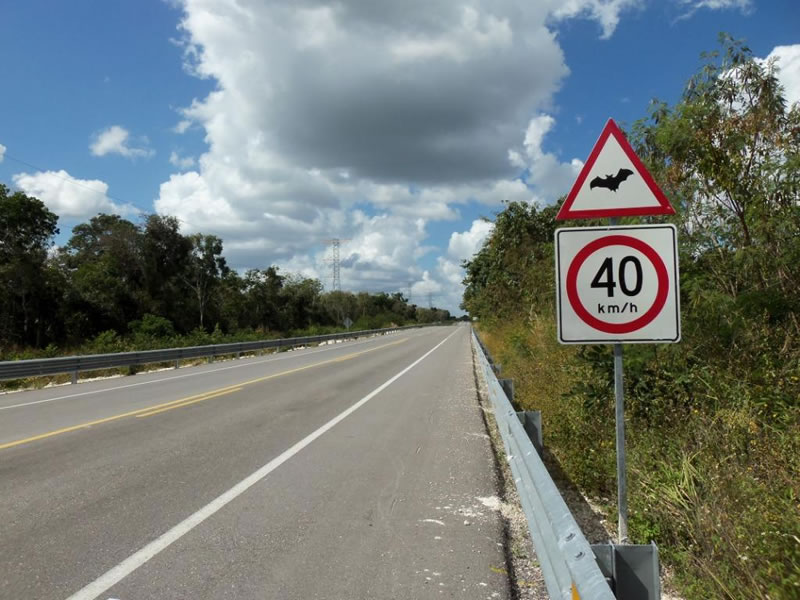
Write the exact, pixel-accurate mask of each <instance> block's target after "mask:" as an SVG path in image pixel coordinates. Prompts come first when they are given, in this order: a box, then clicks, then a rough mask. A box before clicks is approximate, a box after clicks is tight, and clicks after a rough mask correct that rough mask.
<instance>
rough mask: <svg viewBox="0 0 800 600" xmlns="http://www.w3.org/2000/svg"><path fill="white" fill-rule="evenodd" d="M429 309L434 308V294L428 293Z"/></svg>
mask: <svg viewBox="0 0 800 600" xmlns="http://www.w3.org/2000/svg"><path fill="white" fill-rule="evenodd" d="M428 308H433V294H432V293H431V292H428Z"/></svg>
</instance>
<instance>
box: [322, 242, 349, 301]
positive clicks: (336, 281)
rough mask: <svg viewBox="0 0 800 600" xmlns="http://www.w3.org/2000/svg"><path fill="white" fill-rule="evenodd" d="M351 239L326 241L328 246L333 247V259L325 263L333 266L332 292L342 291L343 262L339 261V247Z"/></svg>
mask: <svg viewBox="0 0 800 600" xmlns="http://www.w3.org/2000/svg"><path fill="white" fill-rule="evenodd" d="M349 239H350V238H331V239H329V240H325V243H326V244H330V245H331V249H332V254H333V256H332V257H331V258H326V259H325V262H327V263H330V265H331V279H332V280H333V281H332V283H331V290H333V291H339V292H341V291H342V277H341V261H340V260H339V247H340V245H341V243H342V242H346V241H348V240H349Z"/></svg>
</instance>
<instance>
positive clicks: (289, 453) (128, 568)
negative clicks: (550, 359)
mask: <svg viewBox="0 0 800 600" xmlns="http://www.w3.org/2000/svg"><path fill="white" fill-rule="evenodd" d="M459 331H461V328H458V329H457V330H456V331H454V332H453V333H451V334H450V335H448V336H447V337H446V338H445V339H443V340H442V341H441V342H439V343H438V344H436V345H435V346H434V347H433V348H431V349H430V350H428V351H427V352H426V353H425V354H423V355H422V356H421V357H419V358H418V359H417V360H415V361H414V362H413V363H411V364H410V365H408V366H407V367H406V368H405V369H403V370H402V371H400V372H399V373H397V374H396V375H394V376H393V377H392V378H391V379H389V380H388V381H386V382H384V383H382V384H381V385H380V386H378V387H377V388H375V389H374V390H372V391H371V392H370V393H369V394H367V395H366V396H364V397H363V398H362V399H361V400H359V401H358V402H356V403H355V404H353V405H352V406H351V407H350V408H348V409H347V410H345V411H343V412H341V413H339V414H338V415H337V416H335V417H334V418H333V419H331V420H330V421H328V422H327V423H325V424H324V425H323V426H322V427H320V428H319V429H317V430H316V431H314V432H312V433H310V434H309V435H307V436H306V437H304V438H303V439H302V440H300V441H299V442H297V443H296V444H295V445H294V446H292V447H291V448H289V449H288V450H286V451H284V452H283V453H282V454H280V455H279V456H277V457H276V458H273V459H272V460H271V461H269V462H268V463H267V464H265V465H264V466H263V467H261V468H260V469H258V470H257V471H256V472H255V473H253V474H252V475H250V476H248V477H246V478H245V479H243V480H242V481H240V482H239V483H237V484H236V485H234V486H233V487H232V488H230V489H229V490H228V491H227V492H223V493H222V494H221V495H219V496H217V497H216V498H215V499H214V500H212V501H211V502H209V503H208V504H206V505H205V506H204V507H203V508H201V509H200V510H198V511H197V512H196V513H194V514H193V515H191V516H189V517H187V518H186V519H184V520H183V521H181V522H180V523H178V524H177V525H175V527H173V528H172V529H170V530H169V531H167V532H165V533H163V534H161V535H160V536H159V537H157V538H156V539H155V540H153V541H152V542H150V543H149V544H147V545H146V546H145V547H144V548H142V549H141V550H138V551H137V552H134V553H133V554H131V555H130V556H129V557H128V558H126V559H125V560H123V561H122V562H121V563H119V564H118V565H117V566H116V567H113V568H111V569H110V570H108V571H106V572H105V573H104V574H102V575H101V576H100V577H98V578H97V579H95V580H94V581H93V582H91V583H90V584H89V585H87V586H86V587H84V588H83V589H81V590H79V591H77V592H75V593H74V594H72V596H70V597H69V598H67V600H94V599H95V598H97V597H98V596H99V595H100V594H102V593H103V592H105V591H107V590H108V589H109V588H111V587H112V586H114V585H116V584H117V583H119V582H120V581H121V580H122V579H124V578H125V577H127V576H128V575H130V574H131V573H133V572H134V571H135V570H136V569H138V568H139V567H141V566H142V565H143V564H144V563H146V562H147V561H148V560H150V559H151V558H153V557H154V556H156V555H157V554H158V553H159V552H161V551H162V550H164V549H166V548H167V547H169V546H170V545H172V544H173V543H175V542H176V541H178V540H179V539H180V538H182V537H183V536H184V535H186V534H187V533H189V532H190V531H191V530H192V529H194V528H195V527H197V526H198V525H200V523H202V522H203V521H205V520H206V519H208V518H209V517H210V516H212V515H214V514H215V513H216V512H218V511H219V510H220V509H222V508H223V507H224V506H225V505H226V504H228V503H229V502H231V501H232V500H235V499H236V498H238V497H239V496H241V495H242V494H243V493H245V492H246V491H247V490H248V489H250V488H251V487H253V486H254V485H255V484H256V483H258V482H259V481H261V480H262V479H264V478H265V477H266V476H267V475H269V474H270V473H271V472H272V471H274V470H275V469H277V468H278V467H280V466H281V465H282V464H283V463H285V462H286V461H287V460H289V459H290V458H292V457H293V456H294V455H295V454H297V453H298V452H300V451H301V450H302V449H303V448H305V447H306V446H308V445H309V444H310V443H311V442H313V441H314V440H316V439H317V438H318V437H320V436H321V435H323V434H324V433H326V432H327V431H329V430H330V429H332V428H333V427H335V426H336V425H337V424H338V423H340V422H341V421H343V420H344V419H346V418H347V417H348V416H350V415H351V414H352V413H354V412H355V411H356V410H358V409H359V408H361V407H362V406H364V405H365V404H366V403H367V402H369V401H370V400H372V399H373V398H374V397H375V396H377V395H378V394H379V393H381V392H382V391H383V390H385V389H386V388H387V387H389V386H390V385H392V384H393V383H394V382H395V381H397V380H398V379H400V377H402V376H403V375H405V374H406V373H408V372H409V371H410V370H411V369H413V368H414V367H416V366H417V365H418V364H419V363H421V362H422V361H423V360H425V359H426V358H428V356H430V355H431V354H433V353H434V352H435V351H436V350H437V349H438V348H439V347H440V346H441V345H442V344H444V343H445V342H446V341H447V340H449V339H450V338H451V337H453V336H454V335H455V334H456V333H458V332H459Z"/></svg>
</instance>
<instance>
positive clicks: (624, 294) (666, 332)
mask: <svg viewBox="0 0 800 600" xmlns="http://www.w3.org/2000/svg"><path fill="white" fill-rule="evenodd" d="M555 235H556V285H557V310H558V315H557V318H558V339H559V341H560V342H561V343H564V344H604V343H618V342H624V343H664V342H677V341H679V340H680V302H679V300H680V299H679V289H678V288H679V278H678V245H677V232H676V229H675V226H674V225H634V226H624V227H581V228H565V229H558V230H556V234H555Z"/></svg>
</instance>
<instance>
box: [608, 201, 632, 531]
mask: <svg viewBox="0 0 800 600" xmlns="http://www.w3.org/2000/svg"><path fill="white" fill-rule="evenodd" d="M609 223H610V224H611V225H612V226H613V225H618V224H619V219H618V218H617V217H611V218H610V219H609ZM614 400H615V407H614V420H615V421H616V425H617V436H616V440H617V516H618V526H617V543H618V544H627V543H628V462H627V460H626V458H625V377H624V372H623V367H622V344H620V343H619V342H617V343H616V344H614Z"/></svg>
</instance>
